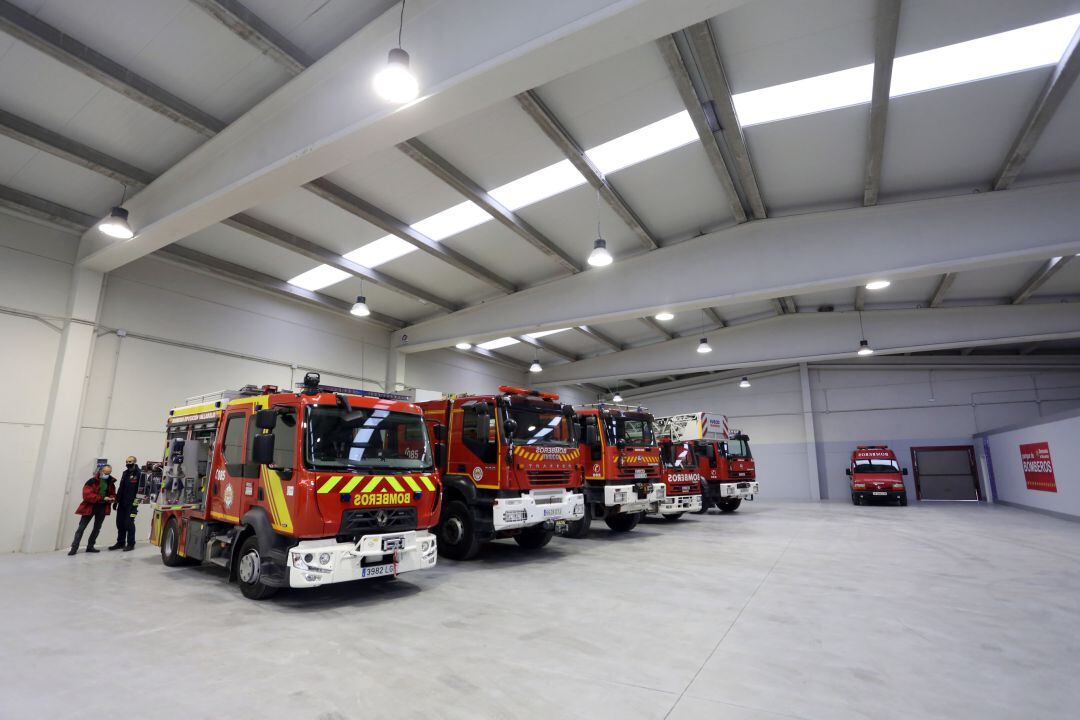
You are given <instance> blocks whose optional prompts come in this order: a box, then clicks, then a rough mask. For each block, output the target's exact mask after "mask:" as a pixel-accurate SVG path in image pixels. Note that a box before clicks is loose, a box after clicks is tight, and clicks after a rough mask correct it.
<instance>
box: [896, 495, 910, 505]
mask: <svg viewBox="0 0 1080 720" xmlns="http://www.w3.org/2000/svg"><path fill="white" fill-rule="evenodd" d="M896 504H897V505H899V506H900V507H904V506H905V505H907V493H903V494H902V495H900V497H899V498H897V500H896Z"/></svg>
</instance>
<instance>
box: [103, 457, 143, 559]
mask: <svg viewBox="0 0 1080 720" xmlns="http://www.w3.org/2000/svg"><path fill="white" fill-rule="evenodd" d="M141 483H142V470H140V469H139V466H138V464H137V461H136V460H135V456H134V455H132V456H129V457H128V459H127V462H126V467H125V468H124V474H123V475H121V476H120V487H119V488H118V489H117V491H116V502H115V503H113V508H114V509H115V510H116V542H115V543H114V544H112V545H110V546H109V549H110V550H119V549H121V548H123V549H124V552H128V551H129V550H134V549H135V514H136V513H137V512H138V511H139V506H138V505H137V504H136V500H137V498H138V495H139V486H140V484H141Z"/></svg>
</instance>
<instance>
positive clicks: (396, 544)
mask: <svg viewBox="0 0 1080 720" xmlns="http://www.w3.org/2000/svg"><path fill="white" fill-rule="evenodd" d="M382 549H383V552H386V551H387V550H404V549H405V538H403V537H401V536H398V537H388V538H383V541H382Z"/></svg>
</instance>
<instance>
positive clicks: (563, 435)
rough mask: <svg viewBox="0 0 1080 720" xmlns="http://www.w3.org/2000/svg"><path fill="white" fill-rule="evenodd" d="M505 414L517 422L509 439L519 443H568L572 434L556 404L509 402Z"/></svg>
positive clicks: (571, 439) (561, 410)
mask: <svg viewBox="0 0 1080 720" xmlns="http://www.w3.org/2000/svg"><path fill="white" fill-rule="evenodd" d="M506 415H507V417H508V418H510V419H511V420H513V421H514V422H515V423H517V427H516V428H514V432H513V433H512V434H510V433H508V435H509V437H508V438H507V440H509V441H510V442H512V443H516V444H519V445H570V444H572V443H573V434H572V432H571V428H570V423H569V422H567V420H566V413H564V412H563V409H562V408H561V407H560V406H558V405H540V404H533V403H526V402H521V403H517V402H511V403H509V404H508V405H507V408H506Z"/></svg>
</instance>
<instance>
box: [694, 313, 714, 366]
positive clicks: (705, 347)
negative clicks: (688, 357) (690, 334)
mask: <svg viewBox="0 0 1080 720" xmlns="http://www.w3.org/2000/svg"><path fill="white" fill-rule="evenodd" d="M701 334H702V335H704V334H705V311H704V310H702V311H701ZM697 351H698V352H699V353H701V354H702V355H704V354H705V353H711V352H712V348H711V347H709V338H707V337H702V338H701V340H700V341H699V342H698V346H697Z"/></svg>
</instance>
